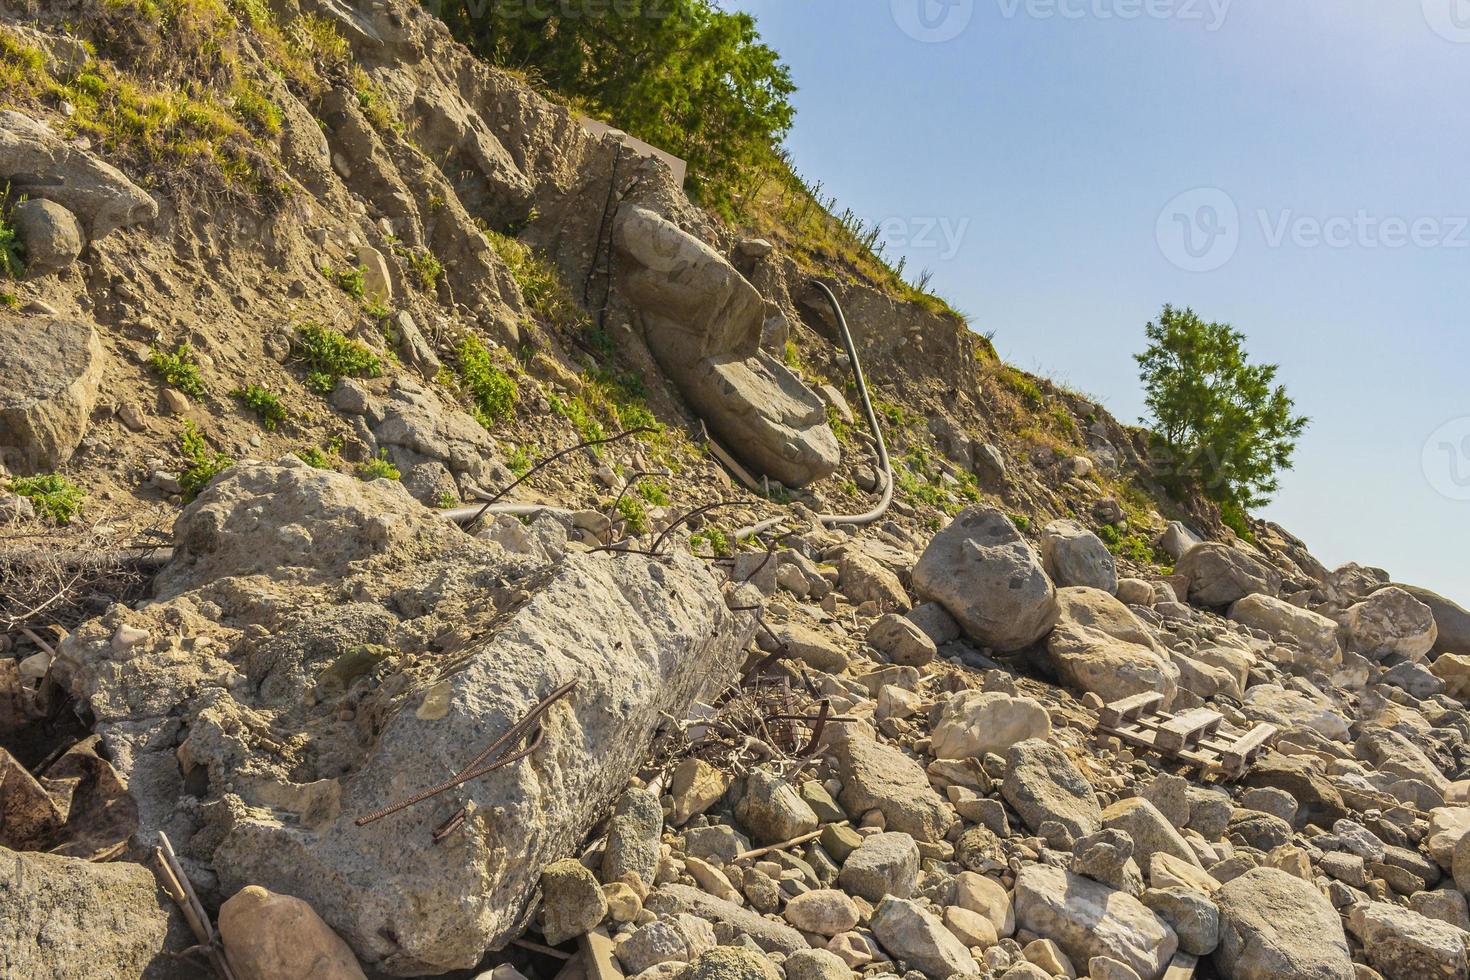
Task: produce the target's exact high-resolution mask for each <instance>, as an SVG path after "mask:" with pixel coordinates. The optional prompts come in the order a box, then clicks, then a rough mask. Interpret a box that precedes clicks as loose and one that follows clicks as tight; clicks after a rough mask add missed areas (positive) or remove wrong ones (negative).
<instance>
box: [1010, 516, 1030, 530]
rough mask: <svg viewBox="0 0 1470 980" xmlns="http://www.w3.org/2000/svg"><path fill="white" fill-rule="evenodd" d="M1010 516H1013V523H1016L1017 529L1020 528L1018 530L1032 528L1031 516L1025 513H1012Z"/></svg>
mask: <svg viewBox="0 0 1470 980" xmlns="http://www.w3.org/2000/svg"><path fill="white" fill-rule="evenodd" d="M1010 517H1011V523H1012V524H1014V525H1016V530H1018V531H1029V530H1031V518H1029V517H1027V516H1026V515H1025V514H1012V515H1010Z"/></svg>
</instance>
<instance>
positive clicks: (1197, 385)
mask: <svg viewBox="0 0 1470 980" xmlns="http://www.w3.org/2000/svg"><path fill="white" fill-rule="evenodd" d="M1146 333H1147V335H1148V340H1149V346H1148V349H1147V350H1145V351H1144V352H1143V353H1142V354H1139V355H1137V357H1136V359H1137V361H1138V365H1139V375H1140V378H1141V379H1142V381H1143V387H1144V393H1145V404H1147V406H1148V410H1149V413H1150V415H1151V416H1152V428H1153V433H1154V437H1155V440H1156V443H1157V444H1158V445H1159V446H1160V447H1161V448H1162V449H1163V450H1164V452H1165V453H1166V460H1167V462H1166V466H1167V469H1168V470H1169V473H1170V475H1171V476H1172V477H1173V478H1174V479H1175V481H1176V483H1177V484H1178V486H1179V487H1181V488H1182V487H1188V486H1192V487H1194V488H1197V489H1199V490H1202V491H1204V492H1205V494H1207V495H1208V496H1210V497H1211V498H1213V499H1214V500H1216V501H1219V502H1221V503H1222V504H1225V505H1227V506H1229V507H1231V508H1232V510H1235V509H1239V508H1245V507H1259V506H1261V505H1263V504H1265V503H1266V502H1268V501H1269V500H1270V499H1271V496H1272V494H1274V493H1275V492H1276V490H1277V486H1278V481H1277V476H1278V474H1279V473H1280V472H1281V471H1283V470H1287V469H1290V468H1291V458H1292V453H1293V452H1294V451H1295V450H1296V441H1297V439H1298V438H1299V437H1300V436H1301V433H1302V430H1304V429H1305V428H1306V427H1307V424H1308V419H1307V418H1306V417H1305V416H1301V415H1296V414H1294V409H1295V405H1294V403H1293V402H1292V400H1291V398H1290V397H1288V396H1287V394H1286V388H1285V387H1283V386H1282V385H1279V384H1277V383H1276V374H1277V366H1276V365H1274V364H1251V363H1250V362H1249V358H1248V356H1247V355H1246V352H1245V348H1244V342H1245V335H1244V334H1242V333H1241V332H1240V331H1238V330H1234V329H1232V328H1231V327H1230V325H1229V324H1224V323H1207V322H1205V321H1204V320H1201V319H1200V318H1199V317H1198V316H1196V315H1195V313H1194V311H1193V310H1190V309H1184V310H1176V309H1174V308H1173V307H1171V306H1165V307H1164V310H1163V313H1162V314H1161V315H1160V316H1159V319H1158V322H1156V323H1149V324H1148V326H1147V327H1146ZM1145 421H1146V422H1147V421H1148V420H1145Z"/></svg>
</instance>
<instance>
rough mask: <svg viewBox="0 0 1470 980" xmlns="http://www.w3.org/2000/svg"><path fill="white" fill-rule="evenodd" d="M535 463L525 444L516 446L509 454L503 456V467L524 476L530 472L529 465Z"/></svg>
mask: <svg viewBox="0 0 1470 980" xmlns="http://www.w3.org/2000/svg"><path fill="white" fill-rule="evenodd" d="M534 465H536V464H535V461H534V460H533V459H531V450H530V449H529V448H527V447H526V446H517V447H515V448H514V449H512V450H511V452H510V455H509V456H507V457H506V458H505V468H506V469H508V470H510V471H511V472H512V473H514V474H515V475H516V476H525V475H526V474H527V473H529V472H531V467H532V466H534Z"/></svg>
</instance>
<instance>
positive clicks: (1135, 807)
mask: <svg viewBox="0 0 1470 980" xmlns="http://www.w3.org/2000/svg"><path fill="white" fill-rule="evenodd" d="M1102 822H1103V826H1104V827H1106V828H1108V829H1110V830H1121V831H1123V832H1124V833H1125V834H1127V835H1128V836H1129V837H1130V838H1131V839H1132V840H1133V857H1134V860H1136V861H1137V862H1138V864H1139V866H1140V867H1145V868H1146V867H1148V866H1149V864H1150V861H1151V859H1152V857H1153V855H1154V854H1167V855H1169V856H1170V857H1173V858H1178V859H1179V860H1180V861H1183V862H1185V863H1186V864H1190V865H1193V866H1194V867H1199V866H1200V865H1199V858H1197V857H1195V854H1194V851H1193V850H1192V849H1191V848H1190V846H1189V845H1188V844H1187V843H1185V841H1184V838H1183V837H1181V836H1180V834H1179V831H1177V830H1175V829H1174V827H1173V825H1172V824H1170V823H1169V821H1168V820H1167V819H1166V818H1165V817H1164V815H1163V814H1162V813H1160V812H1159V808H1158V807H1156V806H1154V805H1153V804H1152V803H1150V802H1149V801H1148V800H1145V799H1143V798H1142V797H1137V796H1135V797H1132V798H1131V799H1126V800H1119V801H1118V802H1117V803H1114V804H1113V805H1112V806H1110V807H1108V808H1107V809H1106V810H1104V811H1103V812H1102Z"/></svg>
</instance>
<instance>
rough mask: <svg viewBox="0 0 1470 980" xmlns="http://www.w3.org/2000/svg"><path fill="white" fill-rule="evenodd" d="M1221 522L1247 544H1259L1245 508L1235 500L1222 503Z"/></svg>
mask: <svg viewBox="0 0 1470 980" xmlns="http://www.w3.org/2000/svg"><path fill="white" fill-rule="evenodd" d="M1220 522H1221V523H1222V524H1224V525H1225V526H1226V527H1228V528H1230V530H1232V531H1234V532H1235V533H1236V534H1237V535H1238V536H1239V537H1240V540H1242V541H1244V542H1246V543H1247V544H1252V545H1254V544H1257V543H1258V542H1257V541H1256V535H1255V532H1254V531H1252V530H1251V526H1250V523H1249V521H1248V520H1247V518H1246V513H1245V508H1244V507H1242V506H1240V504H1238V503H1236V502H1235V501H1233V500H1223V501H1221V502H1220Z"/></svg>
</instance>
